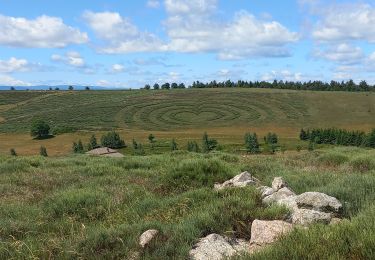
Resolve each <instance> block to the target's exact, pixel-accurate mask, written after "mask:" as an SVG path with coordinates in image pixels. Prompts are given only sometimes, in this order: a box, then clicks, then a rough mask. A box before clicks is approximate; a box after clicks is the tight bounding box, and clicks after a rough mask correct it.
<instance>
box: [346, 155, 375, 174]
mask: <svg viewBox="0 0 375 260" xmlns="http://www.w3.org/2000/svg"><path fill="white" fill-rule="evenodd" d="M350 166H352V167H353V169H354V170H356V171H360V172H366V171H370V170H373V169H375V160H374V159H373V158H371V157H369V156H361V157H357V158H354V159H353V160H351V161H350Z"/></svg>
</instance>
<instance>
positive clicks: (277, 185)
mask: <svg viewBox="0 0 375 260" xmlns="http://www.w3.org/2000/svg"><path fill="white" fill-rule="evenodd" d="M284 187H288V183H287V182H286V181H285V180H284V179H283V177H275V178H274V179H273V181H272V189H273V190H274V191H278V190H280V189H281V188H284Z"/></svg>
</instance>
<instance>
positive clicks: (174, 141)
mask: <svg viewBox="0 0 375 260" xmlns="http://www.w3.org/2000/svg"><path fill="white" fill-rule="evenodd" d="M177 150H178V146H177V143H176V140H175V139H172V141H171V151H177Z"/></svg>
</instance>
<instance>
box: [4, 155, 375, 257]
mask: <svg viewBox="0 0 375 260" xmlns="http://www.w3.org/2000/svg"><path fill="white" fill-rule="evenodd" d="M243 170H248V171H250V172H251V173H252V174H254V175H255V177H257V178H258V179H260V180H262V181H263V183H264V184H266V185H269V184H270V182H271V180H272V179H273V177H274V176H284V177H285V178H286V180H287V181H288V182H289V183H290V185H291V187H293V189H294V190H295V191H296V192H297V193H302V192H305V191H320V192H324V193H327V194H330V195H332V196H335V197H337V198H338V199H339V200H341V201H342V202H343V205H344V216H345V218H347V220H345V221H344V222H343V223H342V224H340V225H337V226H321V225H314V226H312V227H310V228H309V229H308V230H296V231H294V232H293V233H291V234H290V235H289V236H288V237H286V238H285V239H283V240H281V241H280V242H278V243H276V244H275V245H274V246H272V247H270V248H269V249H268V250H266V251H264V252H262V253H260V254H258V255H254V256H252V257H251V259H374V257H375V248H374V246H373V245H374V244H375V221H374V217H373V216H374V214H375V204H374V199H375V150H365V149H360V148H331V149H325V150H319V151H314V152H300V153H297V152H286V153H285V154H281V153H280V154H277V155H274V156H271V155H269V156H268V155H258V156H236V155H233V154H226V153H220V152H215V153H212V154H194V153H187V152H182V151H178V152H175V153H167V154H164V155H152V156H147V157H137V156H131V157H126V158H123V159H110V158H95V157H86V156H79V155H77V156H69V157H64V158H63V157H61V158H42V157H8V156H2V157H0V198H1V203H0V238H1V240H0V258H1V259H40V258H42V259H93V258H96V259H98V258H102V259H114V258H117V259H119V258H120V259H129V258H130V257H131V256H132V255H134V254H135V253H136V252H138V253H139V254H140V255H141V256H142V257H144V258H145V259H186V258H187V255H188V251H189V249H190V248H191V246H192V245H193V244H194V243H195V242H196V241H197V239H198V238H200V237H202V236H205V235H207V234H210V233H213V232H216V233H220V234H226V235H228V236H235V237H240V238H249V234H250V229H249V227H250V223H251V222H252V220H254V219H256V218H262V219H270V220H271V219H283V218H284V217H285V215H286V214H287V211H286V209H283V208H278V207H275V206H272V207H269V208H267V207H264V206H263V205H262V204H261V199H260V195H259V194H258V193H257V192H256V190H255V189H254V188H252V187H249V188H244V189H229V190H225V191H221V192H215V191H213V189H212V187H213V184H214V182H221V181H224V180H226V179H228V178H230V177H232V176H234V175H236V174H238V173H239V172H241V171H243ZM149 228H157V229H159V230H160V231H161V235H160V236H159V237H158V240H157V241H156V242H155V243H154V244H152V245H151V246H150V247H149V248H148V249H147V250H145V251H142V250H141V249H140V248H139V247H138V245H137V239H138V237H139V235H140V234H141V233H142V232H143V231H145V230H146V229H149ZM249 258H250V257H249ZM245 259H246V258H245Z"/></svg>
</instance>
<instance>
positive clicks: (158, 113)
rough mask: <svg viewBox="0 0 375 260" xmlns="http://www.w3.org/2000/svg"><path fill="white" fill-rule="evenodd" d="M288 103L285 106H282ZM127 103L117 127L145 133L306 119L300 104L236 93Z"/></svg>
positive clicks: (181, 96) (119, 115) (171, 97)
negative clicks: (148, 131)
mask: <svg viewBox="0 0 375 260" xmlns="http://www.w3.org/2000/svg"><path fill="white" fill-rule="evenodd" d="M286 100H288V102H285V101H286ZM136 101H137V100H130V102H129V103H128V105H127V106H126V107H125V108H124V109H122V110H121V111H120V112H119V114H118V116H117V118H119V119H121V121H122V122H119V124H120V125H122V126H125V127H128V128H139V129H145V130H170V129H180V128H185V129H186V128H197V127H207V126H209V127H224V126H233V125H259V124H263V123H274V122H275V120H277V121H279V120H282V121H287V120H295V119H298V118H301V117H304V116H306V114H305V112H304V111H305V109H304V106H303V104H302V103H296V102H292V100H290V102H289V98H285V97H283V98H280V99H278V98H274V97H270V96H269V95H257V97H254V98H253V97H251V96H250V97H244V96H243V95H240V94H238V93H236V94H233V95H225V96H222V95H220V94H215V93H213V95H201V96H199V99H197V98H195V99H194V98H191V97H189V96H186V97H184V96H183V95H180V96H172V95H171V96H168V97H167V98H165V97H164V98H159V99H147V100H145V99H143V100H142V101H140V100H138V101H139V103H137V102H136Z"/></svg>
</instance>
